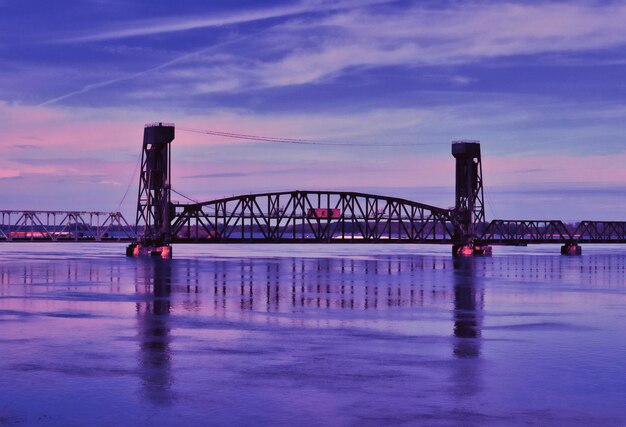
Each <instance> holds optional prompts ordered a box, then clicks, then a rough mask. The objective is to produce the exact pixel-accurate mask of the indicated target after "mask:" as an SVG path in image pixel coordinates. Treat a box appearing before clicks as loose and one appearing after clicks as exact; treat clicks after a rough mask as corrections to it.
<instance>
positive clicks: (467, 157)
mask: <svg viewBox="0 0 626 427" xmlns="http://www.w3.org/2000/svg"><path fill="white" fill-rule="evenodd" d="M452 155H453V156H454V158H455V159H456V185H455V205H454V210H455V213H456V218H455V222H456V224H455V241H456V243H455V244H454V246H453V248H452V252H453V254H454V255H485V254H489V253H491V248H490V247H487V246H478V245H476V244H475V240H476V236H477V233H476V231H477V230H476V227H477V225H478V224H482V223H484V222H485V205H484V200H485V199H484V195H483V167H482V163H481V158H480V143H479V142H478V141H453V142H452Z"/></svg>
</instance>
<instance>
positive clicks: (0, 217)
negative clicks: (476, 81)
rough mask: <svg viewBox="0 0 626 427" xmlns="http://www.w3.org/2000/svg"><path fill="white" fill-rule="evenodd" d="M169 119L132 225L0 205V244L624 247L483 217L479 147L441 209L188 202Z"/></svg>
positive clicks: (598, 235) (356, 200)
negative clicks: (174, 168)
mask: <svg viewBox="0 0 626 427" xmlns="http://www.w3.org/2000/svg"><path fill="white" fill-rule="evenodd" d="M174 136H175V128H174V125H173V124H166V123H154V124H149V125H146V126H145V128H144V138H143V148H142V158H141V172H140V176H139V188H138V195H137V212H136V218H135V224H134V225H133V226H131V225H129V223H128V222H127V221H126V219H125V218H124V217H123V216H122V214H121V213H119V212H75V211H18V210H11V211H9V210H5V211H0V242H7V241H12V242H20V241H22V242H25V241H41V242H64V241H67V242H84V241H93V242H114V241H117V242H123V241H125V242H131V244H130V246H129V247H128V249H127V254H128V255H159V256H163V257H169V256H171V245H172V244H181V243H193V244H199V243H200V244H225V243H333V244H343V243H365V244H382V243H407V244H417V243H419V244H449V245H452V251H453V254H454V255H487V254H490V253H491V246H492V245H515V246H523V245H529V244H545V243H553V244H554V243H557V244H561V245H562V249H561V252H562V253H563V254H571V255H576V254H580V253H581V250H580V244H582V243H584V244H588V243H626V222H617V221H580V222H577V223H575V224H565V223H563V222H562V221H559V220H502V219H496V220H492V221H491V222H487V221H486V220H485V209H484V195H483V178H482V160H481V152H480V143H478V142H477V141H454V142H453V143H452V155H453V156H454V158H455V162H456V181H455V204H454V207H453V208H451V209H444V208H439V207H436V206H431V205H428V204H424V203H420V202H416V201H411V200H407V199H402V198H397V197H389V196H382V195H374V194H367V193H358V192H349V191H345V192H343V191H319V190H315V191H302V190H294V191H285V192H275V193H262V194H248V195H241V196H233V197H228V198H222V199H217V200H211V201H205V202H193V203H175V202H172V199H171V191H172V189H171V181H170V176H171V143H172V141H173V140H174Z"/></svg>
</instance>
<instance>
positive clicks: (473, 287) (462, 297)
mask: <svg viewBox="0 0 626 427" xmlns="http://www.w3.org/2000/svg"><path fill="white" fill-rule="evenodd" d="M473 270H474V262H473V260H472V259H463V258H461V259H456V260H455V261H454V336H455V337H456V338H457V340H456V342H455V345H454V355H455V356H456V357H459V358H468V357H478V356H479V355H480V335H481V317H482V314H481V313H482V309H483V294H482V290H481V289H478V288H477V284H476V281H475V280H474V271H473Z"/></svg>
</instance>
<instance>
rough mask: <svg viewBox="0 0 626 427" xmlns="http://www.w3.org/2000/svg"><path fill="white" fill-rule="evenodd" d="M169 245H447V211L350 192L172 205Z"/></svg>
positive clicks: (450, 225)
mask: <svg viewBox="0 0 626 427" xmlns="http://www.w3.org/2000/svg"><path fill="white" fill-rule="evenodd" d="M174 207H175V215H174V218H173V219H172V228H171V229H172V241H173V242H179V243H184V242H201V243H228V242H268V243H288V242H319V243H322V242H323V243H344V242H363V243H370V242H378V243H381V242H390V243H391V242H411V243H451V242H452V238H453V235H454V224H453V223H452V217H453V216H452V214H451V211H449V210H446V209H441V208H437V207H434V206H430V205H426V204H422V203H418V202H412V201H409V200H405V199H399V198H393V197H385V196H377V195H373V194H365V193H354V192H325V191H292V192H281V193H263V194H250V195H242V196H236V197H229V198H224V199H219V200H213V201H209V202H203V203H197V204H177V205H174Z"/></svg>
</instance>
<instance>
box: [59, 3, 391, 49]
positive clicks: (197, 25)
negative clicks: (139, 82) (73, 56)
mask: <svg viewBox="0 0 626 427" xmlns="http://www.w3.org/2000/svg"><path fill="white" fill-rule="evenodd" d="M389 2H391V0H361V1H355V0H343V1H333V2H331V1H326V0H322V1H304V2H300V3H297V4H294V5H288V6H280V7H270V8H263V9H252V10H246V11H241V12H238V13H229V14H221V15H218V16H215V14H211V15H208V16H200V17H199V16H179V17H176V18H161V19H151V20H144V21H138V22H137V21H135V22H130V23H124V24H122V25H120V26H119V27H118V28H114V29H106V30H101V31H96V32H92V33H89V34H85V35H82V36H77V37H70V38H65V39H60V40H59V42H93V41H104V40H118V39H125V38H131V37H139V36H149V35H155V34H167V33H174V32H180V31H189V30H197V29H202V28H211V27H222V26H226V25H234V24H246V23H249V22H255V21H262V20H266V19H273V18H286V17H290V16H295V15H301V14H305V13H316V12H330V11H337V10H343V9H347V8H348V9H349V8H355V7H364V6H369V5H372V4H378V3H389Z"/></svg>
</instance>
